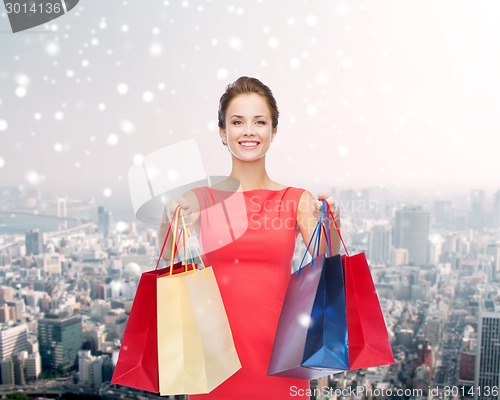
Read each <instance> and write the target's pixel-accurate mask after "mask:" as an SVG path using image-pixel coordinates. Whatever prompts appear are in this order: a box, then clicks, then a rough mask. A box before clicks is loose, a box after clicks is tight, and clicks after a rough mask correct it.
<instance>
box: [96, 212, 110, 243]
mask: <svg viewBox="0 0 500 400" xmlns="http://www.w3.org/2000/svg"><path fill="white" fill-rule="evenodd" d="M110 222H111V212H110V211H108V210H107V209H106V207H103V206H99V207H98V208H97V230H98V231H99V232H100V233H102V234H103V236H104V237H107V236H108V234H109V225H110Z"/></svg>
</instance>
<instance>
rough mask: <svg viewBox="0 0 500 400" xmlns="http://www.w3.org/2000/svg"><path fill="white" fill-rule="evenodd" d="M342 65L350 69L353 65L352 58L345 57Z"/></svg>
mask: <svg viewBox="0 0 500 400" xmlns="http://www.w3.org/2000/svg"><path fill="white" fill-rule="evenodd" d="M342 67H344V69H350V68H351V67H352V59H350V58H344V59H343V60H342Z"/></svg>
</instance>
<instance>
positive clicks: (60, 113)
mask: <svg viewBox="0 0 500 400" xmlns="http://www.w3.org/2000/svg"><path fill="white" fill-rule="evenodd" d="M54 118H55V119H57V120H58V121H60V120H62V119H63V118H64V114H63V112H62V111H56V113H55V114H54Z"/></svg>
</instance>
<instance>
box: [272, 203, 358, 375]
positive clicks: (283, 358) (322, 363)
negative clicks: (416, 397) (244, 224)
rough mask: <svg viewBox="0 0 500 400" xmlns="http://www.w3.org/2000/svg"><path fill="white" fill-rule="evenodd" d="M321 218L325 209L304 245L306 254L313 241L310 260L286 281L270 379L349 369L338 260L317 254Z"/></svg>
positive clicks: (342, 292) (343, 295) (341, 283)
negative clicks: (286, 285)
mask: <svg viewBox="0 0 500 400" xmlns="http://www.w3.org/2000/svg"><path fill="white" fill-rule="evenodd" d="M324 212H325V207H324V206H323V208H322V212H321V215H320V221H319V222H318V223H317V225H316V228H315V230H314V233H313V235H312V237H311V240H310V241H309V243H308V245H307V250H306V254H307V252H308V250H309V247H310V245H311V242H312V241H313V239H314V247H313V252H312V254H313V257H314V258H313V259H312V260H311V262H310V263H309V264H307V265H306V266H304V267H302V263H303V261H304V258H305V255H304V258H303V259H302V262H301V267H300V268H299V269H298V271H297V272H296V273H295V274H293V275H291V276H290V281H289V283H288V288H287V292H286V295H285V299H284V303H283V308H282V310H281V315H280V319H279V322H278V328H277V330H276V335H275V338H274V344H273V350H272V354H271V360H270V363H269V369H268V375H275V376H283V377H290V378H292V377H293V378H300V379H314V378H319V377H321V376H326V375H330V374H334V373H338V372H342V371H346V370H348V369H349V354H348V345H347V321H346V304H345V290H344V274H343V270H342V262H341V257H340V255H339V254H337V255H335V256H333V257H327V256H326V255H325V254H321V255H320V254H319V243H320V238H321V225H322V219H323V216H324ZM328 233H329V232H328V231H327V239H328V244H329V246H330V240H329V235H328ZM316 248H317V251H316Z"/></svg>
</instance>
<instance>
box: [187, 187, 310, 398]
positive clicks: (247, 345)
mask: <svg viewBox="0 0 500 400" xmlns="http://www.w3.org/2000/svg"><path fill="white" fill-rule="evenodd" d="M193 191H194V193H195V195H196V197H197V198H198V202H199V204H200V233H199V242H200V248H201V249H202V253H204V255H203V259H204V261H205V263H206V265H207V266H208V265H210V266H212V267H213V270H214V274H215V276H216V279H217V282H218V284H219V289H220V292H221V296H222V300H223V301H224V306H225V308H226V312H227V317H228V320H229V325H230V326H231V331H232V333H233V338H234V343H235V347H236V350H237V352H238V356H239V358H240V362H241V364H242V368H241V369H240V370H239V371H237V372H236V373H235V374H234V375H232V376H231V377H230V378H229V379H228V380H226V381H225V382H223V383H222V384H221V385H219V386H218V387H217V388H215V389H214V390H213V391H212V392H211V393H209V394H202V395H190V396H189V399H190V400H195V399H199V400H202V399H203V400H208V399H217V400H226V399H227V400H233V399H235V400H236V399H238V400H245V399H248V400H257V399H258V400H280V399H288V398H293V399H309V397H308V396H306V390H307V389H309V381H307V380H302V379H291V378H282V377H274V376H267V369H268V366H269V359H270V357H271V351H272V346H273V340H274V334H275V332H276V327H277V325H278V319H279V315H280V312H281V307H282V304H283V299H284V297H285V293H286V288H287V284H288V279H289V277H290V273H291V265H292V257H293V252H294V248H295V240H296V237H297V230H296V221H297V209H298V203H299V199H300V196H301V195H302V193H303V192H304V190H303V189H298V188H292V187H289V188H285V189H282V190H268V189H256V190H249V191H246V192H236V193H231V192H226V191H222V190H215V189H208V188H197V189H194V190H193ZM214 204H215V205H214ZM299 394H302V395H299Z"/></svg>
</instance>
